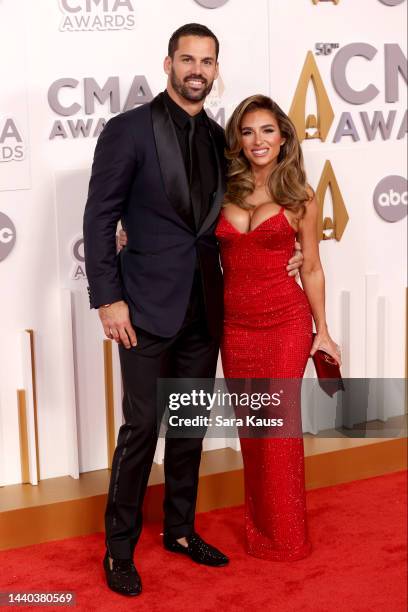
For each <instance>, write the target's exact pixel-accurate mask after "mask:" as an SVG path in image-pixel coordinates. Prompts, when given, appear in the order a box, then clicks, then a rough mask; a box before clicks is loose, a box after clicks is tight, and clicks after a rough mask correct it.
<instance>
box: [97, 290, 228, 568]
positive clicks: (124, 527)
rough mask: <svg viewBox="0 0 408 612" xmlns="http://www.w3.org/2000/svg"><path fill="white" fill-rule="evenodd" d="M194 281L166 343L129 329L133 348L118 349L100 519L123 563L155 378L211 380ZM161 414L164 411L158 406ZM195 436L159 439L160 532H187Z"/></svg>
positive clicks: (210, 344) (145, 474) (129, 546)
mask: <svg viewBox="0 0 408 612" xmlns="http://www.w3.org/2000/svg"><path fill="white" fill-rule="evenodd" d="M200 285H201V283H200V282H198V281H197V279H195V282H194V284H193V289H192V293H191V298H190V303H189V306H188V310H187V313H186V317H185V320H184V323H183V326H182V328H181V329H180V330H179V332H178V333H177V334H176V335H175V336H173V337H171V338H162V337H159V336H155V335H153V334H150V333H148V332H145V331H143V330H140V329H136V334H137V338H138V345H137V346H136V347H134V348H131V349H126V348H124V347H123V346H120V347H119V353H120V363H121V370H122V380H123V414H124V421H125V422H124V424H123V425H122V426H121V428H120V430H119V436H118V441H117V447H116V450H115V453H114V457H113V463H112V474H111V481H110V486H109V493H108V502H107V508H106V514H105V529H106V545H107V548H108V550H109V553H110V556H111V557H114V558H117V559H127V558H131V557H132V556H133V553H134V549H135V546H136V544H137V541H138V539H139V536H140V532H141V529H142V504H143V498H144V495H145V492H146V487H147V482H148V479H149V474H150V470H151V466H152V462H153V456H154V453H155V449H156V444H157V436H158V415H159V410H158V406H157V379H158V378H208V379H213V378H214V377H215V372H216V366H217V356H218V349H219V341H218V339H214V338H212V337H211V336H210V335H209V333H208V328H207V324H206V319H205V314H204V308H203V303H202V293H201V287H200ZM162 409H164V406H163V407H162ZM201 450H202V438H170V437H169V438H167V439H166V443H165V456H164V472H165V499H164V530H165V532H166V533H168V534H170V535H171V536H173V537H175V538H181V537H183V536H188V535H190V534H191V533H192V531H193V530H194V516H195V506H196V497H197V487H198V472H199V466H200V459H201Z"/></svg>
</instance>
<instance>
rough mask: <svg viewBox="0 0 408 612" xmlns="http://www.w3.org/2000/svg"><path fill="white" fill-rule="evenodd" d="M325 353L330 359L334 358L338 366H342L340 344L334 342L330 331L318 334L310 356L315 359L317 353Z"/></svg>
mask: <svg viewBox="0 0 408 612" xmlns="http://www.w3.org/2000/svg"><path fill="white" fill-rule="evenodd" d="M318 350H320V351H324V352H325V353H327V354H328V355H330V357H333V359H334V360H335V361H337V363H338V365H339V366H341V352H340V347H339V345H338V344H336V343H335V342H334V340H332V338H331V337H330V335H329V332H328V331H323V332H317V334H316V336H315V339H314V342H313V345H312V348H311V351H310V355H311V356H312V357H313V355H314V354H315V352H316V351H318Z"/></svg>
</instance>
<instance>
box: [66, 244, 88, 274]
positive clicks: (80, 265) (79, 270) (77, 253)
mask: <svg viewBox="0 0 408 612" xmlns="http://www.w3.org/2000/svg"><path fill="white" fill-rule="evenodd" d="M70 251H71V258H72V260H73V265H72V269H71V273H70V275H69V276H70V280H74V281H77V280H86V271H85V253H84V239H83V237H82V236H77V237H76V238H75V239H74V240H73V241H72V244H71V249H70Z"/></svg>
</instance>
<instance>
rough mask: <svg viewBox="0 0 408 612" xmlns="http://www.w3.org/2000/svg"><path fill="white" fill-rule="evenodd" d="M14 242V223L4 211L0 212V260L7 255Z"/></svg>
mask: <svg viewBox="0 0 408 612" xmlns="http://www.w3.org/2000/svg"><path fill="white" fill-rule="evenodd" d="M15 243H16V228H15V226H14V223H13V222H12V220H11V219H10V217H8V216H7V215H5V214H4V213H2V212H0V261H3V260H4V259H6V257H8V256H9V255H10V253H11V251H12V250H13V248H14V245H15Z"/></svg>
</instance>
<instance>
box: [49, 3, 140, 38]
mask: <svg viewBox="0 0 408 612" xmlns="http://www.w3.org/2000/svg"><path fill="white" fill-rule="evenodd" d="M133 2H134V0H59V6H60V10H61V11H62V13H63V17H62V20H61V24H60V30H61V31H62V32H81V31H85V32H89V31H92V30H99V31H103V30H132V29H133V28H134V27H135V26H136V23H135V9H134V7H133Z"/></svg>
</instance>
